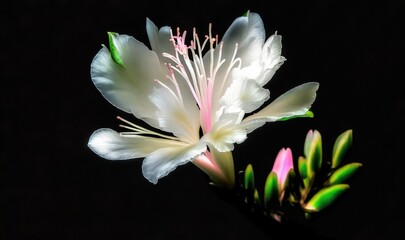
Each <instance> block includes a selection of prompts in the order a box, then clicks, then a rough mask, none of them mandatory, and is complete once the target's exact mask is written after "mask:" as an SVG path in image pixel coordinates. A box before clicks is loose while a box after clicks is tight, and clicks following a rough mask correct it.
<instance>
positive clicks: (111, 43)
mask: <svg viewBox="0 0 405 240" xmlns="http://www.w3.org/2000/svg"><path fill="white" fill-rule="evenodd" d="M107 33H108V42H109V46H110V54H111V58H112V59H113V60H114V62H115V63H116V64H118V65H120V66H121V67H124V62H123V61H122V58H121V56H120V53H119V52H118V49H117V47H116V46H115V45H114V40H115V39H117V36H118V33H115V32H107Z"/></svg>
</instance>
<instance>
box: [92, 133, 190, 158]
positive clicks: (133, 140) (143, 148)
mask: <svg viewBox="0 0 405 240" xmlns="http://www.w3.org/2000/svg"><path fill="white" fill-rule="evenodd" d="M184 145H185V144H184V143H181V142H178V141H172V140H167V139H161V138H153V137H144V136H140V135H123V134H119V133H117V132H116V131H114V130H112V129H109V128H101V129H98V130H96V131H94V133H93V134H92V135H91V136H90V139H89V142H88V147H89V148H90V149H91V150H92V151H93V152H95V153H96V154H97V155H99V156H100V157H102V158H105V159H108V160H127V159H132V158H141V157H145V156H147V155H148V154H150V153H151V152H153V151H156V150H157V149H160V148H167V147H179V146H184Z"/></svg>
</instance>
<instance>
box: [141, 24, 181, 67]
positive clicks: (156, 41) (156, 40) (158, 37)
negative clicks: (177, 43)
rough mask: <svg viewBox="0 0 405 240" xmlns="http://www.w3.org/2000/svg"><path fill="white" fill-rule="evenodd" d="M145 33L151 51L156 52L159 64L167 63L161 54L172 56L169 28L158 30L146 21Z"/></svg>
mask: <svg viewBox="0 0 405 240" xmlns="http://www.w3.org/2000/svg"><path fill="white" fill-rule="evenodd" d="M146 31H147V33H148V38H149V42H150V45H151V47H152V50H153V51H155V52H156V54H157V55H158V57H159V59H160V61H161V62H165V61H167V59H166V58H164V57H163V56H162V53H169V54H172V55H173V54H174V52H175V51H174V47H173V43H172V42H171V41H170V38H171V33H170V27H169V26H163V27H161V28H160V29H158V27H157V26H156V25H155V24H154V23H153V22H152V20H150V19H149V18H147V19H146Z"/></svg>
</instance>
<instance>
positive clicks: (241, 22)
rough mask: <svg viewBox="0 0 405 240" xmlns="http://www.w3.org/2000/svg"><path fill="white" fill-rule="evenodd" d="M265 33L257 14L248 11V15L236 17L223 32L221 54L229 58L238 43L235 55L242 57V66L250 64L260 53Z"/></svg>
mask: <svg viewBox="0 0 405 240" xmlns="http://www.w3.org/2000/svg"><path fill="white" fill-rule="evenodd" d="M265 37H266V34H265V30H264V26H263V21H262V19H261V17H260V15H259V14H257V13H253V12H252V13H249V14H248V16H247V17H246V16H242V17H238V18H236V19H235V20H234V22H233V23H232V24H231V26H230V27H229V28H228V30H227V31H226V32H225V34H224V37H223V38H222V40H221V41H222V42H224V46H223V49H222V54H223V56H224V58H225V59H230V58H231V57H232V55H233V53H234V50H235V44H238V52H237V57H240V58H241V59H242V66H247V65H250V63H252V62H254V61H255V60H257V59H258V58H259V57H260V55H261V50H262V46H263V43H264V40H265Z"/></svg>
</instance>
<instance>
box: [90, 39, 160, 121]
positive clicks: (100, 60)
mask: <svg viewBox="0 0 405 240" xmlns="http://www.w3.org/2000/svg"><path fill="white" fill-rule="evenodd" d="M112 40H113V44H114V46H115V47H116V50H117V51H118V53H119V55H120V58H121V59H122V61H123V66H120V65H118V64H117V63H115V62H114V60H113V59H112V57H111V54H110V52H109V50H108V49H107V48H106V47H103V48H102V49H101V50H100V51H99V52H98V53H97V55H96V56H95V57H94V59H93V61H92V63H91V78H92V80H93V83H94V84H95V86H96V87H97V89H98V90H99V91H100V92H101V94H102V95H103V96H104V97H105V98H106V99H107V100H108V101H109V102H110V103H111V104H112V105H114V106H115V107H117V108H119V109H121V110H123V111H125V112H132V113H133V114H134V115H135V116H136V117H137V118H141V119H144V120H148V119H149V120H151V119H153V118H154V114H155V107H154V105H153V104H152V103H151V102H149V101H148V98H147V96H148V95H149V94H150V93H151V91H152V89H153V86H154V85H155V81H154V80H155V79H163V78H165V73H164V71H163V69H162V68H161V65H160V62H159V59H158V58H157V56H156V54H155V53H154V52H153V51H150V50H149V49H148V48H147V47H146V46H145V45H144V44H143V43H141V42H139V41H137V40H136V39H134V38H133V37H130V36H127V35H118V34H117V35H114V36H113V39H112ZM149 123H151V124H153V120H152V121H151V122H149Z"/></svg>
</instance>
